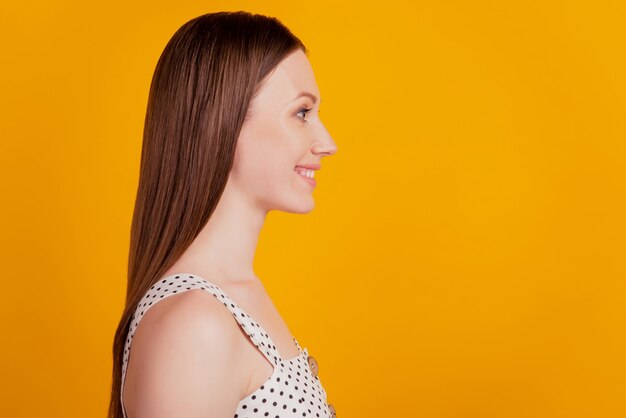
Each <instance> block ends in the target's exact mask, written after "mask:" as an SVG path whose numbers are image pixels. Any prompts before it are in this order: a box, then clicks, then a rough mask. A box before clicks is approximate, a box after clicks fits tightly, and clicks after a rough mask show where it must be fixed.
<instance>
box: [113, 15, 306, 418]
mask: <svg viewBox="0 0 626 418" xmlns="http://www.w3.org/2000/svg"><path fill="white" fill-rule="evenodd" d="M298 48H299V49H301V50H302V51H303V52H305V53H306V54H307V55H308V50H307V49H306V48H305V46H304V45H303V43H302V42H301V41H300V40H299V39H298V38H297V37H296V36H295V35H293V34H292V33H291V32H290V31H289V29H288V28H287V27H285V26H284V25H283V24H282V23H281V22H280V21H279V20H278V19H276V18H274V17H268V16H263V15H259V14H253V13H249V12H245V11H237V12H217V13H208V14H204V15H202V16H198V17H196V18H194V19H192V20H190V21H188V22H187V23H185V24H184V25H182V26H181V27H180V28H179V29H178V31H176V33H175V34H174V35H173V36H172V38H171V39H170V41H169V42H168V43H167V45H166V46H165V49H164V50H163V53H162V54H161V56H160V58H159V60H158V62H157V65H156V68H155V71H154V75H153V77H152V83H151V85H150V92H149V96H148V107H147V111H146V118H145V123H144V132H143V144H142V152H141V162H140V170H139V185H138V188H137V196H136V201H135V209H134V213H133V219H132V226H131V231H130V251H129V258H128V282H127V287H126V301H125V307H124V310H123V313H122V317H121V319H120V322H119V324H118V326H117V330H116V332H115V339H114V343H113V381H112V386H111V400H110V403H109V411H108V417H109V418H122V417H123V414H122V405H121V399H120V395H121V393H120V392H121V380H122V361H123V350H124V343H125V339H126V338H127V332H128V327H129V324H130V322H131V319H132V315H133V313H134V311H135V309H136V307H137V304H138V303H139V300H140V299H141V298H142V296H143V295H144V293H145V292H147V291H148V289H149V288H150V287H151V286H152V285H153V284H154V283H156V282H157V281H158V280H159V279H160V278H161V275H162V274H164V273H165V272H166V271H167V270H168V269H169V268H170V267H171V266H172V265H173V264H174V263H175V262H176V261H177V260H178V259H179V258H180V256H181V255H182V254H183V252H184V251H185V250H186V249H187V248H188V247H189V245H190V244H191V243H192V242H193V241H194V239H195V238H196V237H197V235H198V234H199V233H200V231H201V230H202V228H203V227H204V225H205V224H206V223H207V221H208V220H209V217H210V216H211V214H212V213H213V210H214V209H215V207H216V206H217V203H218V201H219V199H220V196H221V195H222V192H223V191H224V187H225V185H226V181H227V179H228V175H229V172H230V170H231V167H232V164H233V159H234V153H235V147H236V145H237V139H238V137H239V133H240V131H241V127H242V125H243V122H244V120H245V118H246V115H247V111H248V106H249V104H250V102H251V100H252V99H253V98H254V96H255V95H256V93H257V92H258V90H259V88H260V86H261V85H262V82H263V81H264V80H265V78H266V77H267V76H268V75H269V74H270V72H271V71H272V70H273V69H274V68H275V67H276V66H277V65H278V64H279V63H280V61H282V60H283V59H284V58H285V57H286V56H287V55H289V54H290V53H292V52H294V51H296V50H297V49H298Z"/></svg>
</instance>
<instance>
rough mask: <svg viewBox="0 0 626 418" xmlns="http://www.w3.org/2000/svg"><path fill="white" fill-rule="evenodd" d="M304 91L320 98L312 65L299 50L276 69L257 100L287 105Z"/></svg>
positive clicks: (266, 81) (260, 91) (264, 84)
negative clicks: (267, 100)
mask: <svg viewBox="0 0 626 418" xmlns="http://www.w3.org/2000/svg"><path fill="white" fill-rule="evenodd" d="M303 91H306V92H310V93H312V94H314V95H315V96H316V97H318V98H319V97H320V94H319V90H318V87H317V82H316V81H315V75H314V73H313V68H312V67H311V63H310V62H309V59H308V58H307V56H306V54H305V53H304V52H302V51H301V50H299V49H298V50H297V51H295V52H293V53H292V54H290V55H288V56H287V57H286V58H285V59H283V60H282V61H281V62H280V63H279V64H278V65H277V66H276V68H274V70H273V71H272V73H270V75H269V77H268V78H267V79H266V80H265V82H264V83H263V85H262V87H261V89H260V90H259V94H258V95H257V99H258V100H261V101H264V100H266V99H269V100H271V101H274V102H277V104H283V105H286V104H288V103H289V102H291V101H292V100H293V99H294V98H295V97H296V95H297V94H298V93H300V92H303Z"/></svg>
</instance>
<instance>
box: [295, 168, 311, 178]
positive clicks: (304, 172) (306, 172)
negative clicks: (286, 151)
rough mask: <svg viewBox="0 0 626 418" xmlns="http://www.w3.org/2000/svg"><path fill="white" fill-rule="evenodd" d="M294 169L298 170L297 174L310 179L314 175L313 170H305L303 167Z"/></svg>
mask: <svg viewBox="0 0 626 418" xmlns="http://www.w3.org/2000/svg"><path fill="white" fill-rule="evenodd" d="M296 171H297V172H298V174H300V175H301V176H304V177H308V178H310V179H312V178H313V177H314V176H315V174H314V173H315V171H313V170H307V169H303V168H297V169H296Z"/></svg>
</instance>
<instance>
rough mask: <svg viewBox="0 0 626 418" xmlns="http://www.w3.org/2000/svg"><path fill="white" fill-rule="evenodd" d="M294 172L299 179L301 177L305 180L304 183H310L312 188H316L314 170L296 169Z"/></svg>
mask: <svg viewBox="0 0 626 418" xmlns="http://www.w3.org/2000/svg"><path fill="white" fill-rule="evenodd" d="M294 171H295V172H296V174H297V176H298V177H300V178H301V179H303V180H304V181H306V182H307V183H309V185H310V186H313V187H315V185H316V184H317V182H316V181H315V179H314V178H313V177H314V170H307V169H303V168H301V167H296V169H295V170H294Z"/></svg>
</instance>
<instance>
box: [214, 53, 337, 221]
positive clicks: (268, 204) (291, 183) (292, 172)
mask: <svg viewBox="0 0 626 418" xmlns="http://www.w3.org/2000/svg"><path fill="white" fill-rule="evenodd" d="M319 106H320V93H319V89H318V87H317V83H316V81H315V76H314V74H313V69H312V68H311V64H310V63H309V60H308V58H307V56H306V54H305V53H304V52H303V51H301V50H299V49H298V50H297V51H296V52H294V53H292V54H290V55H289V56H287V57H286V58H285V59H283V60H282V61H281V62H280V63H279V65H278V66H277V67H276V68H275V70H274V71H273V72H272V73H270V75H269V76H268V78H267V79H266V80H265V82H264V84H263V85H262V87H261V89H260V90H259V92H258V94H257V96H256V97H255V98H254V99H253V100H252V102H251V104H250V107H249V109H248V111H249V117H248V118H247V119H246V121H245V122H244V124H243V127H242V130H241V134H240V136H239V139H238V142H237V148H236V151H235V161H234V163H233V168H232V170H231V172H230V177H229V184H228V185H227V187H233V188H235V191H236V192H237V193H238V194H241V195H244V196H245V197H246V199H251V201H252V202H253V204H255V205H256V206H257V207H259V208H261V209H262V210H265V211H267V212H269V211H270V210H282V211H286V212H293V213H305V212H308V211H310V210H312V209H313V208H314V206H315V205H314V201H313V196H312V192H313V190H314V189H315V187H317V186H316V185H315V183H316V180H315V179H313V180H311V178H310V174H311V173H310V172H309V173H304V174H301V173H300V172H301V171H302V169H299V168H297V167H298V166H301V165H312V166H314V167H315V168H321V165H322V161H321V160H322V158H323V157H325V156H329V155H332V154H334V153H335V152H336V151H337V146H336V144H335V142H334V141H333V139H332V138H331V136H330V134H329V133H328V131H327V130H326V128H325V126H324V124H323V123H322V121H321V119H320V117H319V114H318V112H319ZM314 172H315V170H314ZM306 174H309V177H307V176H306Z"/></svg>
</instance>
